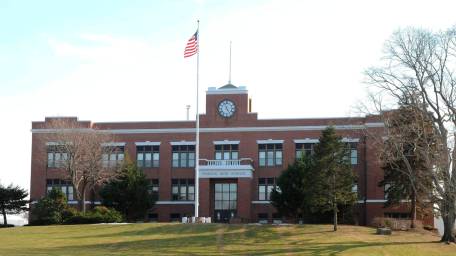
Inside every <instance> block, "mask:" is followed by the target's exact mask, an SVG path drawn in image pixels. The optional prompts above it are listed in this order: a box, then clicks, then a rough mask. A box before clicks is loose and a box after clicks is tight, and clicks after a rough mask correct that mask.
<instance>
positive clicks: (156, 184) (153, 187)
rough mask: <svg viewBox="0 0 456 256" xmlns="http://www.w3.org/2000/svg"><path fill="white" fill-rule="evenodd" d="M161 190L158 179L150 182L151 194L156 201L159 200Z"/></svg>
mask: <svg viewBox="0 0 456 256" xmlns="http://www.w3.org/2000/svg"><path fill="white" fill-rule="evenodd" d="M159 189H160V183H159V182H158V179H151V180H149V193H150V194H151V195H152V196H153V197H154V199H155V200H158V191H159Z"/></svg>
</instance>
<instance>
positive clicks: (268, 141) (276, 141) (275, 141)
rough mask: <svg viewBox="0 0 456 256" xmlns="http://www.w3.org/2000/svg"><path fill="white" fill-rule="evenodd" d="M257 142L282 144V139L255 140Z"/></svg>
mask: <svg viewBox="0 0 456 256" xmlns="http://www.w3.org/2000/svg"><path fill="white" fill-rule="evenodd" d="M257 144H283V140H273V139H268V140H257Z"/></svg>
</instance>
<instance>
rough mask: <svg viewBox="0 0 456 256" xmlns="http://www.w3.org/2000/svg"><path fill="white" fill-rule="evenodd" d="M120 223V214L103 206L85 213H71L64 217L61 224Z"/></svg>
mask: <svg viewBox="0 0 456 256" xmlns="http://www.w3.org/2000/svg"><path fill="white" fill-rule="evenodd" d="M118 222H122V214H121V213H120V212H118V211H116V210H115V209H110V208H107V207H105V206H97V207H95V208H94V209H93V210H91V211H88V212H86V213H83V212H79V211H73V212H72V214H71V215H68V216H66V218H65V219H64V220H63V224H95V223H118Z"/></svg>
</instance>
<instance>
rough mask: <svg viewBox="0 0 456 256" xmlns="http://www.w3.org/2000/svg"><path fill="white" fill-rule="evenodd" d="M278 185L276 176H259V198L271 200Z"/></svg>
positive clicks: (260, 199)
mask: <svg viewBox="0 0 456 256" xmlns="http://www.w3.org/2000/svg"><path fill="white" fill-rule="evenodd" d="M275 187H276V178H259V179H258V200H259V201H268V200H271V192H272V190H273V189H274V188H275Z"/></svg>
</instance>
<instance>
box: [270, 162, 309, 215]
mask: <svg viewBox="0 0 456 256" xmlns="http://www.w3.org/2000/svg"><path fill="white" fill-rule="evenodd" d="M313 168H314V165H313V161H312V159H311V158H310V157H304V158H303V159H302V160H298V161H295V162H294V163H293V164H292V165H289V166H288V168H287V169H286V170H284V171H283V172H282V173H281V174H280V176H279V177H278V179H277V188H274V189H273V190H272V192H271V203H272V205H273V206H274V207H275V208H276V209H277V211H278V212H279V213H280V214H282V215H284V216H288V217H292V218H294V219H298V218H299V216H300V215H301V216H304V215H305V214H306V213H310V208H311V206H310V200H311V188H312V182H313V181H312V177H313V175H312V172H313V171H314V169H313Z"/></svg>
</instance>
